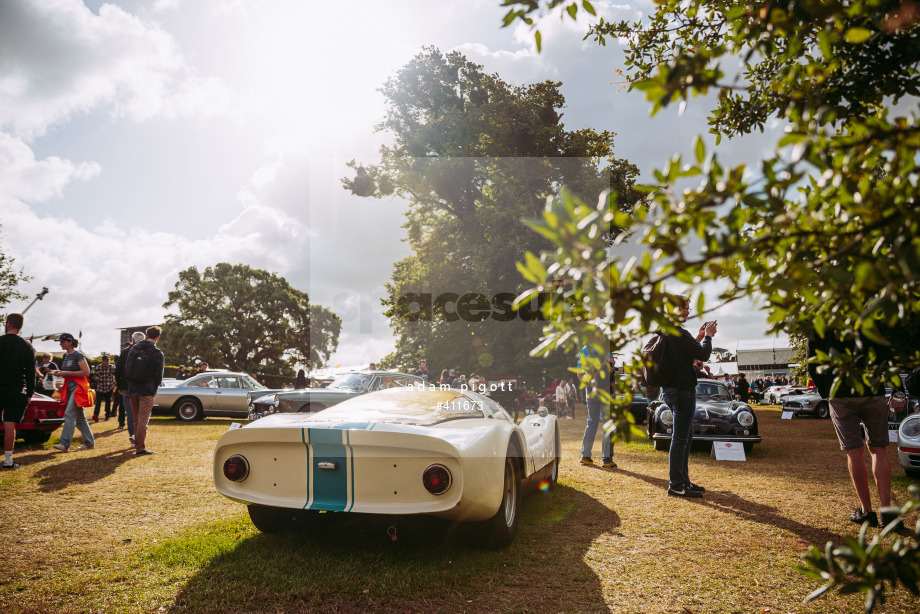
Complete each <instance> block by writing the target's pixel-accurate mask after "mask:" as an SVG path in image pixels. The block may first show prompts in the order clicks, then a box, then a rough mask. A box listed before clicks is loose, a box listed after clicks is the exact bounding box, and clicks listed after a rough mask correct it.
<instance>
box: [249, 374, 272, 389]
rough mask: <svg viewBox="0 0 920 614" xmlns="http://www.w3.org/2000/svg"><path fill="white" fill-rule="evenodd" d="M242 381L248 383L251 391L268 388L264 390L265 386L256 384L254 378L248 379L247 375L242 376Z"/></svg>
mask: <svg viewBox="0 0 920 614" xmlns="http://www.w3.org/2000/svg"><path fill="white" fill-rule="evenodd" d="M243 379H244V380H246V381H247V382H248V383H249V386H250V387H251V388H252V389H253V390H268V388H266V387H265V386H263V385H262V384H260V383H259V382H257V381H256V380H255V378H253V377H250V376H249V375H244V376H243Z"/></svg>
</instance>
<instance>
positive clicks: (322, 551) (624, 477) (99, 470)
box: [0, 406, 920, 614]
mask: <svg viewBox="0 0 920 614" xmlns="http://www.w3.org/2000/svg"><path fill="white" fill-rule="evenodd" d="M757 414H758V418H759V420H760V425H761V434H762V435H763V437H764V443H763V444H762V445H759V446H756V447H755V450H754V452H753V453H752V454H750V455H749V457H748V460H747V461H746V462H743V463H738V462H734V463H733V462H717V461H715V460H712V459H710V458H709V450H708V449H705V448H701V449H700V450H699V451H695V452H694V453H693V454H692V456H691V460H690V470H691V478H692V479H693V480H694V481H695V482H697V483H700V484H703V485H704V486H706V487H707V489H708V492H707V494H706V497H705V498H704V499H703V500H702V501H699V500H696V501H686V500H676V499H669V498H667V497H666V496H665V489H666V486H667V454H666V453H661V452H655V451H654V450H653V449H652V447H651V445H650V444H649V443H648V442H647V441H645V440H642V441H636V442H632V443H629V444H622V443H618V444H617V445H616V452H615V460H616V461H617V463H618V464H619V469H617V470H612V471H608V470H603V469H600V468H592V467H584V466H581V465H579V464H578V459H579V456H580V454H579V448H580V444H581V434H582V431H583V429H584V419H585V411H584V407H583V406H580V407H579V408H578V414H577V417H576V419H575V420H563V421H562V422H561V426H562V438H563V448H564V462H563V465H562V469H561V477H560V483H559V486H558V487H557V488H556V489H554V490H553V491H551V492H549V493H535V494H533V495H531V496H529V497H528V498H527V499H525V501H524V505H523V516H522V522H521V526H520V530H519V532H518V536H517V539H516V541H515V543H514V544H513V545H512V546H511V547H510V548H508V549H506V550H501V551H484V550H479V549H476V548H474V547H471V546H470V545H469V543H468V540H467V539H466V537H467V536H466V534H465V533H464V532H463V531H454V530H445V529H444V527H443V526H442V525H440V524H436V523H431V522H425V521H416V522H408V521H403V522H400V523H399V524H398V526H397V529H398V537H399V539H397V541H395V542H394V541H392V540H391V539H390V538H388V537H387V534H386V529H387V527H388V523H386V522H384V523H379V522H363V521H362V522H350V523H346V524H345V525H342V526H337V527H332V528H330V529H327V530H325V531H323V532H322V533H321V534H303V535H294V536H269V535H262V534H260V533H259V532H258V531H256V530H255V529H254V527H253V526H252V524H251V523H250V522H249V518H248V515H247V514H246V511H245V508H244V507H243V506H242V505H240V504H237V503H234V502H232V501H230V500H228V499H225V498H224V497H222V496H220V495H218V494H217V493H216V491H215V490H214V487H213V481H212V477H211V471H212V468H211V454H212V450H213V448H214V444H215V442H216V441H217V440H218V439H219V437H220V436H221V434H222V433H223V432H224V431H226V429H227V427H228V426H229V424H230V421H229V420H219V419H207V420H205V421H203V422H198V423H192V424H183V423H179V422H177V421H175V420H173V419H168V418H155V419H154V420H153V421H152V422H151V427H150V433H149V436H148V447H149V448H151V449H153V450H155V451H157V454H156V455H154V456H150V457H143V458H136V457H135V456H134V455H133V454H132V453H131V452H130V450H129V448H128V441H127V437H128V436H127V433H126V432H125V431H123V430H122V431H118V430H115V427H116V425H115V424H114V421H111V420H110V421H108V422H100V423H99V424H96V425H93V431H94V433H96V435H97V446H96V449H95V450H93V451H90V452H82V453H77V452H70V453H67V454H62V453H59V452H56V451H54V450H52V449H51V447H50V446H51V445H52V444H53V443H55V442H56V438H52V441H50V442H49V443H48V444H45V445H44V446H32V447H29V446H25V447H21V448H20V447H17V456H16V460H17V461H19V462H21V463H23V464H25V465H26V466H25V467H24V468H23V469H20V470H17V471H10V472H3V473H0V517H2V518H3V522H4V527H3V530H2V532H0V560H2V562H3V566H4V573H3V574H2V575H0V611H2V612H36V613H37V612H42V613H44V612H81V613H82V612H105V613H109V612H176V613H179V612H183V613H184V612H311V611H323V612H362V611H370V610H373V611H375V612H451V613H452V614H455V613H459V612H541V613H542V612H606V611H614V612H674V613H680V614H686V613H694V614H695V613H703V612H745V613H746V612H771V613H775V612H858V611H861V609H862V599H861V597H860V596H858V595H848V596H847V595H844V596H841V595H837V594H834V595H831V596H830V597H828V598H822V599H821V600H819V601H817V602H814V603H811V604H807V605H805V604H803V603H802V599H803V598H804V597H805V596H806V595H807V594H808V593H809V592H811V591H812V590H813V589H814V588H816V586H815V584H814V582H813V581H812V580H809V579H807V578H805V577H804V576H802V575H800V574H799V573H797V572H796V571H795V566H796V564H797V563H798V562H799V557H800V555H801V554H802V553H804V552H805V551H806V549H807V548H808V547H809V546H810V545H812V544H816V545H819V546H822V547H823V545H824V543H825V542H827V541H828V540H834V541H836V542H841V541H842V540H843V538H844V536H847V535H851V536H855V535H857V533H858V527H857V526H856V525H853V524H851V523H850V522H849V521H848V520H847V519H846V516H847V514H848V513H849V512H850V511H852V509H853V508H854V507H855V506H856V505H857V502H856V497H855V493H854V492H853V488H852V485H851V484H850V481H849V477H848V474H847V471H846V466H845V458H844V455H843V453H842V452H841V451H840V449H839V446H838V444H837V440H836V437H835V435H834V432H833V427H832V426H831V424H830V421H821V420H816V419H812V418H800V419H796V420H792V421H782V420H780V412H779V411H778V410H777V409H776V408H758V409H757ZM599 452H600V442H599V440H598V442H597V443H596V446H595V459H596V460H597V459H598V457H599ZM890 456H891V459H892V462H893V464H894V465H895V471H894V498H895V502H896V503H901V502H903V501H904V499H905V496H906V492H907V486H908V484H910V483H911V482H910V481H909V480H908V479H907V478H906V477H905V476H904V474H903V471H902V470H901V469H900V467H898V466H897V458H896V457H897V455H896V452H895V451H894V448H893V447H892V448H891V449H890ZM908 520H909V522H910V523H911V524H913V523H914V522H916V520H917V519H916V518H911V519H908ZM918 610H920V608H918V604H917V601H916V598H914V597H912V596H910V595H909V594H907V593H906V592H899V593H897V594H895V595H892V596H890V598H889V601H888V603H887V604H886V605H885V606H884V607H883V608H881V609H880V610H878V611H880V612H904V613H908V612H909V613H915V612H917V611H918Z"/></svg>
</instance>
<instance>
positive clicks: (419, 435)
mask: <svg viewBox="0 0 920 614" xmlns="http://www.w3.org/2000/svg"><path fill="white" fill-rule="evenodd" d="M559 457H560V445H559V427H558V425H557V424H556V417H555V416H552V415H539V414H537V415H528V416H527V417H526V418H525V419H524V421H523V422H522V423H521V424H520V425H517V424H515V423H514V421H513V420H512V419H511V417H510V416H509V415H508V414H507V412H505V410H504V409H503V408H502V407H501V406H500V405H498V404H497V403H496V402H495V401H493V400H491V399H489V398H488V397H485V396H483V395H480V394H478V393H475V392H471V391H468V390H458V389H450V390H438V389H433V387H431V386H429V387H427V388H424V387H421V386H420V387H414V386H409V387H405V388H393V389H389V390H382V391H379V392H372V393H370V394H366V395H362V396H359V397H355V398H352V399H349V400H347V401H344V402H342V403H340V404H338V405H336V406H334V407H331V408H329V409H325V410H323V411H321V412H318V413H313V414H274V415H271V416H268V417H266V418H262V419H261V420H257V421H255V422H252V423H250V424H247V425H246V426H244V427H242V428H236V429H232V430H229V431H227V433H225V434H224V435H223V437H221V439H220V441H219V442H218V444H217V448H216V450H215V452H214V483H215V485H216V487H217V490H218V491H219V492H220V493H221V494H223V495H225V496H227V497H229V498H231V499H234V500H236V501H240V502H242V503H247V504H249V515H250V518H252V521H253V524H255V525H256V527H258V528H259V530H261V531H264V532H267V533H272V532H283V531H291V530H297V529H299V528H301V527H308V526H309V525H310V524H311V522H312V521H315V520H318V518H319V515H320V514H321V513H322V512H329V511H332V512H357V513H367V514H388V515H412V514H428V515H432V516H436V517H439V518H444V519H448V520H454V521H463V522H478V523H480V526H481V528H482V530H483V538H484V539H485V541H486V542H487V543H489V544H491V545H494V546H506V545H508V544H510V543H511V542H512V541H513V540H514V536H515V534H516V532H517V525H518V517H519V508H520V502H521V497H522V495H523V494H525V493H526V492H528V491H530V490H533V489H534V488H536V487H538V486H541V485H542V486H543V487H544V488H548V487H549V486H551V485H552V484H554V483H555V482H556V479H557V478H558V474H559ZM326 516H327V515H326V514H324V515H323V517H326Z"/></svg>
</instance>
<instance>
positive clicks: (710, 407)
mask: <svg viewBox="0 0 920 614" xmlns="http://www.w3.org/2000/svg"><path fill="white" fill-rule="evenodd" d="M739 409H746V410H748V411H750V412H751V413H754V412H753V410H751V407H750V406H749V405H747V404H745V403H741V402H740V401H700V400H697V402H696V413H697V414H707V413H708V414H709V415H710V416H712V417H716V416H717V417H719V418H728V417H729V416H731V415H732V414H734V413H735V412H736V411H738V410H739Z"/></svg>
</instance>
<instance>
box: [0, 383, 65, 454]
mask: <svg viewBox="0 0 920 614" xmlns="http://www.w3.org/2000/svg"><path fill="white" fill-rule="evenodd" d="M62 424H64V405H63V404H61V402H60V401H59V400H58V399H52V398H50V397H46V396H45V395H43V394H38V393H37V392H36V393H35V394H33V395H32V400H30V401H29V406H28V407H26V413H25V415H24V416H23V417H22V422H20V423H19V424H17V425H16V437H17V438H19V439H22V440H23V441H25V442H26V443H45V442H46V441H48V440H49V439H51V433H53V432H54V431H55V429H57V427H59V426H61V425H62ZM2 432H3V423H2V422H0V433H2Z"/></svg>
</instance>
